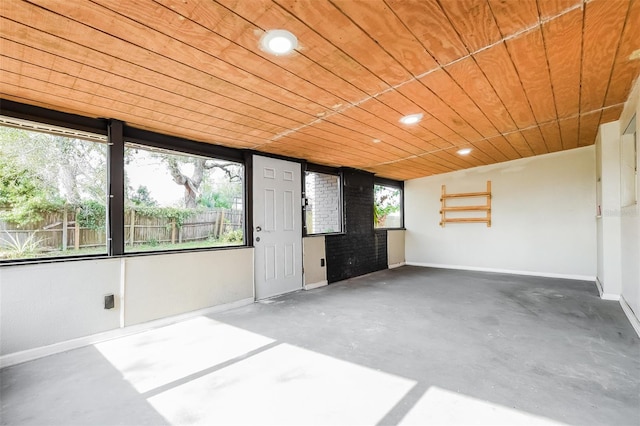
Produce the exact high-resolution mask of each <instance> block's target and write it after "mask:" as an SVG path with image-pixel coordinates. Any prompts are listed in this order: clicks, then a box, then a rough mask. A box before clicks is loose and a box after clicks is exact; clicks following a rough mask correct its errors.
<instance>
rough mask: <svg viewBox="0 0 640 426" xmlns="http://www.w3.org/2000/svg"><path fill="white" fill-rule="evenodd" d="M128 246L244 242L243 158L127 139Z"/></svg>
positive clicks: (154, 247)
mask: <svg viewBox="0 0 640 426" xmlns="http://www.w3.org/2000/svg"><path fill="white" fill-rule="evenodd" d="M124 158H125V166H124V173H125V181H124V182H125V206H124V208H125V216H124V240H125V252H141V251H157V250H178V249H188V248H203V247H219V246H234V245H243V244H244V235H243V229H244V224H243V220H244V211H243V209H244V200H243V176H244V167H243V165H242V164H240V163H235V162H230V161H223V160H218V159H214V158H209V157H200V156H193V155H188V154H183V153H179V152H176V151H168V150H161V149H155V148H151V147H147V146H142V145H137V144H133V143H126V144H125V153H124Z"/></svg>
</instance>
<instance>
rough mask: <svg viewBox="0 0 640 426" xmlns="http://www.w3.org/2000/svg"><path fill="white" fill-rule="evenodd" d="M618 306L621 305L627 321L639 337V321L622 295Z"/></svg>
mask: <svg viewBox="0 0 640 426" xmlns="http://www.w3.org/2000/svg"><path fill="white" fill-rule="evenodd" d="M620 306H622V310H623V311H624V313H625V315H626V316H627V318H628V319H629V322H630V323H631V326H632V327H633V329H634V330H635V331H636V334H637V335H638V337H640V321H638V317H637V316H636V314H635V313H634V312H633V310H632V309H631V306H629V304H628V303H627V301H626V300H625V298H624V296H620Z"/></svg>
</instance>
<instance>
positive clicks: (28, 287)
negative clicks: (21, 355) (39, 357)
mask: <svg viewBox="0 0 640 426" xmlns="http://www.w3.org/2000/svg"><path fill="white" fill-rule="evenodd" d="M119 290H120V259H101V260H86V261H78V262H70V263H67V262H60V263H48V264H38V265H19V266H3V267H2V268H0V333H1V336H2V339H1V343H0V345H1V348H0V354H2V355H5V354H8V353H12V352H17V351H22V350H25V349H31V348H36V347H39V346H45V345H50V344H52V343H57V342H61V341H64V340H69V339H73V338H76V337H80V336H87V335H90V334H95V333H100V332H103V331H107V330H111V329H114V328H118V327H119V324H120V316H119V315H120V314H119V308H120V306H119V305H116V309H112V310H105V309H104V295H106V294H109V293H113V294H118V293H119Z"/></svg>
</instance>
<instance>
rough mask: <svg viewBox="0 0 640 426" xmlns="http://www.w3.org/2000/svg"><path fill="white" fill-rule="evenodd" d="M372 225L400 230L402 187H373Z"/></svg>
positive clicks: (377, 227) (377, 185)
mask: <svg viewBox="0 0 640 426" xmlns="http://www.w3.org/2000/svg"><path fill="white" fill-rule="evenodd" d="M373 195H374V206H373V225H374V227H375V228H376V229H379V228H402V226H403V224H402V187H401V186H391V185H386V184H385V185H379V184H375V185H373Z"/></svg>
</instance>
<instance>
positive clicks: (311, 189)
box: [304, 171, 342, 235]
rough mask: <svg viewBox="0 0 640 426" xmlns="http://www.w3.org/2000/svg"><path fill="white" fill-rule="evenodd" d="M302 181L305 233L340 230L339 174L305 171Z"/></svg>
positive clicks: (323, 232)
mask: <svg viewBox="0 0 640 426" xmlns="http://www.w3.org/2000/svg"><path fill="white" fill-rule="evenodd" d="M304 182H305V184H304V187H305V199H306V208H305V226H306V234H307V235H312V234H330V233H335V232H342V197H341V187H340V176H339V175H333V174H327V173H318V172H313V171H307V172H306V173H305V178H304Z"/></svg>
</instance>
